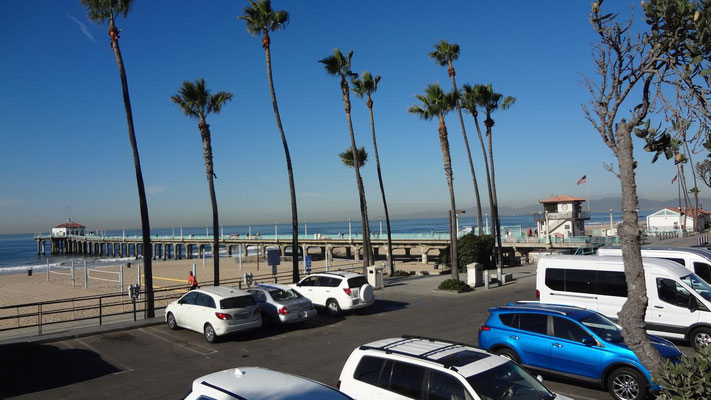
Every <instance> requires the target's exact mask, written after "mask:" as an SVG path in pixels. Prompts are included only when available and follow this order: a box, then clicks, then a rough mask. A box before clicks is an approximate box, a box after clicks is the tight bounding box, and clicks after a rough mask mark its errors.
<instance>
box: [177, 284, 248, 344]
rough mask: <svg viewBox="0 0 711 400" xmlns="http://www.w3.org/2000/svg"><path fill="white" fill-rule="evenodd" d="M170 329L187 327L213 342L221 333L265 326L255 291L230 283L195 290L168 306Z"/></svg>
mask: <svg viewBox="0 0 711 400" xmlns="http://www.w3.org/2000/svg"><path fill="white" fill-rule="evenodd" d="M165 321H166V322H167V323H168V327H169V328H170V329H178V328H185V329H190V330H191V331H195V332H199V333H202V334H203V335H205V340H207V341H208V342H210V343H213V342H215V341H216V340H217V338H218V337H219V336H223V335H226V334H228V333H232V332H241V331H246V330H250V329H256V328H259V327H260V326H262V316H261V313H260V310H259V306H258V305H257V302H256V301H255V300H254V296H252V294H250V293H248V292H245V291H244V290H240V289H235V288H231V287H227V286H211V287H204V288H200V289H196V290H192V291H190V292H188V293H186V294H185V295H183V296H182V297H181V298H180V299H178V300H177V301H174V302H172V303H170V304H168V307H166V309H165Z"/></svg>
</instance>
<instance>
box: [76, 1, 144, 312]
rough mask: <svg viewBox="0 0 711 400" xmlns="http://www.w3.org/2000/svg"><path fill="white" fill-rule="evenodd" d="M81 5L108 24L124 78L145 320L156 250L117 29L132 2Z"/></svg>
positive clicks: (124, 99)
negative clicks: (144, 288) (139, 220)
mask: <svg viewBox="0 0 711 400" xmlns="http://www.w3.org/2000/svg"><path fill="white" fill-rule="evenodd" d="M80 2H81V5H82V6H84V8H86V13H87V16H88V17H89V19H90V20H92V21H94V22H97V23H99V24H103V23H104V22H106V21H108V23H109V37H110V38H111V49H112V50H113V52H114V56H115V57H116V64H117V65H118V70H119V77H120V78H121V88H122V91H123V105H124V108H125V110H126V123H127V125H128V140H129V142H130V143H131V150H132V151H133V168H134V170H135V172H136V187H137V188H138V203H139V207H140V212H141V234H142V235H143V249H142V254H143V270H144V273H145V282H146V291H145V293H146V318H153V317H155V308H154V305H153V264H152V262H153V248H151V224H150V221H149V219H148V202H147V201H146V189H145V186H144V184H143V172H142V171H141V158H140V157H139V155H138V144H137V143H136V131H135V129H134V127H133V111H132V109H131V98H130V96H129V94H128V80H127V79H126V69H125V68H124V65H123V56H121V48H120V47H119V42H118V40H119V29H118V28H117V27H116V18H118V16H119V15H123V16H124V17H126V15H128V11H129V9H130V8H131V3H132V0H113V1H106V0H80Z"/></svg>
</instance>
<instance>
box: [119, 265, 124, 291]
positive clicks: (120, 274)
mask: <svg viewBox="0 0 711 400" xmlns="http://www.w3.org/2000/svg"><path fill="white" fill-rule="evenodd" d="M119 272H120V273H119V284H120V285H121V294H123V264H121V270H120V271H119Z"/></svg>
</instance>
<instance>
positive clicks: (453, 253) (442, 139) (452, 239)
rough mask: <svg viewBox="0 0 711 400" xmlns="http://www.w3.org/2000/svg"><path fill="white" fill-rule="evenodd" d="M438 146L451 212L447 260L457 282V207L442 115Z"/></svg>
mask: <svg viewBox="0 0 711 400" xmlns="http://www.w3.org/2000/svg"><path fill="white" fill-rule="evenodd" d="M438 132H439V145H440V147H441V148H442V160H443V162H444V174H445V176H446V177H447V186H448V187H449V202H450V207H451V210H450V212H449V258H450V260H451V264H452V265H451V267H452V279H455V280H459V260H458V259H457V233H456V229H455V227H454V221H455V220H456V217H455V213H456V212H457V205H456V204H455V201H454V182H453V181H454V178H453V176H452V158H451V157H450V155H449V139H448V138H447V125H445V123H444V115H442V114H440V116H439V128H438Z"/></svg>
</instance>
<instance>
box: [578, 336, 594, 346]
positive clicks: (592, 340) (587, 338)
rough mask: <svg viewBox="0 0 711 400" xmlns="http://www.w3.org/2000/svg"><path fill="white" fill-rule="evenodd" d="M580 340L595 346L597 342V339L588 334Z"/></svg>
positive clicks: (587, 344)
mask: <svg viewBox="0 0 711 400" xmlns="http://www.w3.org/2000/svg"><path fill="white" fill-rule="evenodd" d="M581 342H583V344H584V345H586V346H595V345H596V344H597V341H596V340H595V339H593V338H592V337H590V336H586V337H584V338H583V339H582V340H581Z"/></svg>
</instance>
